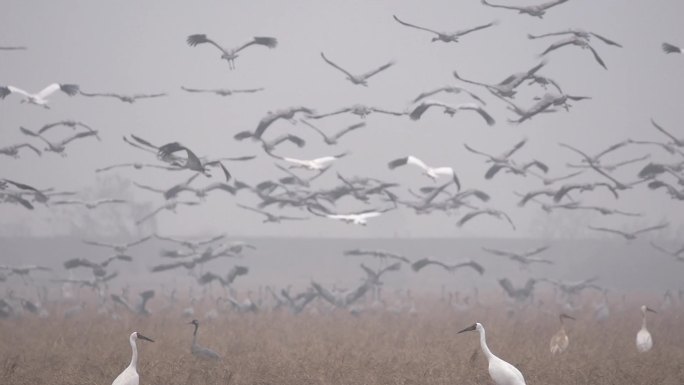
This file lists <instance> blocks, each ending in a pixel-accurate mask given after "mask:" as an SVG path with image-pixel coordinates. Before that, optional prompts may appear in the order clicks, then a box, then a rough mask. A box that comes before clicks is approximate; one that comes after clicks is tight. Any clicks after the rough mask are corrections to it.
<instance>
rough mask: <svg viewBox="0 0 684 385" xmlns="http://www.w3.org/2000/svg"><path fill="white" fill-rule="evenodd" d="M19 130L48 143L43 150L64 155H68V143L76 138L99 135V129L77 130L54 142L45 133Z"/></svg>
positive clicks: (22, 128)
mask: <svg viewBox="0 0 684 385" xmlns="http://www.w3.org/2000/svg"><path fill="white" fill-rule="evenodd" d="M19 130H21V132H22V133H23V134H24V135H28V136H32V137H34V138H39V139H40V140H42V141H43V142H45V144H47V147H45V149H43V151H45V152H54V153H56V154H59V155H61V156H63V157H64V156H66V152H65V150H66V145H67V144H69V143H71V142H72V141H74V140H76V139H81V138H87V137H90V136H97V131H82V132H77V133H75V134H73V135H71V136H68V137H66V138H64V139H62V140H61V141H59V142H52V141H49V140H47V139H45V137H44V136H43V135H41V134H38V133H35V132H33V131H31V130H29V129H27V128H24V127H19Z"/></svg>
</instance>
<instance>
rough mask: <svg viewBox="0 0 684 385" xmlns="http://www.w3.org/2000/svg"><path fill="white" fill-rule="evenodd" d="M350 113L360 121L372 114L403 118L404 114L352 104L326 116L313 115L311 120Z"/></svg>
mask: <svg viewBox="0 0 684 385" xmlns="http://www.w3.org/2000/svg"><path fill="white" fill-rule="evenodd" d="M347 112H348V113H350V114H354V115H357V116H358V117H360V118H361V119H366V117H367V116H368V115H370V114H372V113H374V112H377V113H380V114H385V115H392V116H403V115H405V113H404V112H396V111H389V110H385V109H382V108H378V107H369V106H366V105H365V104H353V105H351V106H349V107H343V108H340V109H339V110H336V111H333V112H328V113H326V114H319V115H313V116H311V119H322V118H325V117H328V116H333V115H339V114H344V113H347Z"/></svg>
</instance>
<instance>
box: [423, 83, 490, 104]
mask: <svg viewBox="0 0 684 385" xmlns="http://www.w3.org/2000/svg"><path fill="white" fill-rule="evenodd" d="M440 92H444V93H447V94H454V95H457V94H460V93H464V94H467V95H469V96H470V97H471V98H473V99H475V100H477V101H478V102H480V103H482V105H487V102H485V101H484V100H482V98H480V97H479V96H477V95H475V94H474V93H472V92H470V91H468V90H466V89H465V88H461V87H456V86H443V87H439V88H435V89H433V90H430V91H425V92H423V93H421V94H420V95H418V96H416V98H415V99H413V103H418V102H419V101H421V100H423V99H425V98H427V97H430V96H433V95H435V94H438V93H440Z"/></svg>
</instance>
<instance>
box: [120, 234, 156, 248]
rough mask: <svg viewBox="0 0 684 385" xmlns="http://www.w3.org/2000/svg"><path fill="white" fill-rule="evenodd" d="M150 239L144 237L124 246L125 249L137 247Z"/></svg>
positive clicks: (149, 236)
mask: <svg viewBox="0 0 684 385" xmlns="http://www.w3.org/2000/svg"><path fill="white" fill-rule="evenodd" d="M150 238H152V235H148V236H146V237H142V238H140V239H138V240H137V241H133V242H130V243H127V244H126V247H127V248H128V247H133V246H136V245H139V244H141V243H143V242H146V241H147V240H149V239H150Z"/></svg>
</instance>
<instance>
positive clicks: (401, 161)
mask: <svg viewBox="0 0 684 385" xmlns="http://www.w3.org/2000/svg"><path fill="white" fill-rule="evenodd" d="M407 164H410V165H413V166H416V167H418V168H420V169H421V170H423V174H424V175H426V176H428V177H429V178H430V179H432V180H433V181H435V182H436V181H437V179H438V178H439V177H440V176H449V177H451V178H452V179H453V180H454V183H456V186H457V187H458V190H459V191H460V190H461V182H460V181H459V180H458V176H457V175H456V171H454V169H453V168H451V167H430V166H428V165H427V164H425V162H423V161H422V160H420V159H418V158H416V157H415V156H413V155H409V156H405V157H403V158H398V159H395V160H393V161H391V162H389V163H388V164H387V167H389V169H390V170H394V169H395V168H397V167H400V166H405V165H407Z"/></svg>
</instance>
